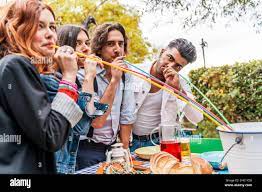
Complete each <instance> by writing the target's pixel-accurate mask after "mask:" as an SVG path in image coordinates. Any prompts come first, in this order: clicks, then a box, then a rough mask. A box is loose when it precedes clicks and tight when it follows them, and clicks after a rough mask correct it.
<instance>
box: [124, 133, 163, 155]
mask: <svg viewBox="0 0 262 192" xmlns="http://www.w3.org/2000/svg"><path fill="white" fill-rule="evenodd" d="M152 140H153V142H154V143H156V144H159V137H156V136H153V137H152ZM148 146H154V144H153V143H152V142H151V140H150V139H149V140H146V139H145V140H141V139H135V138H133V141H132V144H131V146H130V147H129V148H130V152H134V151H135V150H136V149H137V148H140V147H148Z"/></svg>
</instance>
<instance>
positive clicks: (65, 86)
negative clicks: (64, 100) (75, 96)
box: [59, 84, 77, 92]
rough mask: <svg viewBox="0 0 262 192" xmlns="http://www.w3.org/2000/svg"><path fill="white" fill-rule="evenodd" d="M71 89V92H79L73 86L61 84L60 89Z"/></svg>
mask: <svg viewBox="0 0 262 192" xmlns="http://www.w3.org/2000/svg"><path fill="white" fill-rule="evenodd" d="M60 88H61V89H70V90H72V91H75V92H77V90H76V89H75V88H74V87H72V86H70V85H66V84H59V89H60Z"/></svg>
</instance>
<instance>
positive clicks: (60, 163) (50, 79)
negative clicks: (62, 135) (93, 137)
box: [41, 75, 108, 174]
mask: <svg viewBox="0 0 262 192" xmlns="http://www.w3.org/2000/svg"><path fill="white" fill-rule="evenodd" d="M41 78H42V80H43V82H44V83H45V86H46V88H47V92H48V97H49V99H50V102H51V101H52V100H53V99H54V97H55V95H56V94H57V90H58V87H59V81H60V80H59V78H57V77H55V76H54V75H41ZM78 93H79V97H78V101H77V104H78V105H79V107H80V108H81V109H82V111H83V112H84V113H83V116H82V118H81V120H80V121H79V122H78V123H77V124H76V125H75V126H74V127H73V128H72V129H71V130H70V131H69V135H68V139H67V141H66V142H65V144H64V146H63V147H62V149H60V150H59V151H57V152H56V154H55V156H56V168H57V172H58V173H63V174H73V173H74V172H75V165H76V156H77V150H78V146H79V141H80V135H86V134H87V133H88V131H89V128H90V125H91V121H92V119H94V118H96V117H98V116H101V115H103V114H104V113H105V112H106V110H107V109H108V105H107V104H101V103H98V102H94V106H95V108H96V111H95V112H94V114H90V113H89V112H88V111H87V109H86V106H87V104H88V102H90V100H91V97H92V95H91V94H89V93H85V92H81V91H78Z"/></svg>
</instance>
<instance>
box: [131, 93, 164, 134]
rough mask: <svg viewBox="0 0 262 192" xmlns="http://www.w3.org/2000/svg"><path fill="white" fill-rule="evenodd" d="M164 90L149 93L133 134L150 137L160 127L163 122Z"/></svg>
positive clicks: (140, 110)
mask: <svg viewBox="0 0 262 192" xmlns="http://www.w3.org/2000/svg"><path fill="white" fill-rule="evenodd" d="M162 92H163V91H162V90H159V91H157V92H156V93H148V95H147V96H146V98H145V100H144V103H143V104H142V106H141V107H140V109H139V111H138V114H139V115H138V116H137V119H136V122H135V123H134V127H133V133H134V134H136V135H149V134H150V133H151V131H152V130H153V129H155V128H156V127H158V125H159V122H160V121H161V116H160V112H161V105H162Z"/></svg>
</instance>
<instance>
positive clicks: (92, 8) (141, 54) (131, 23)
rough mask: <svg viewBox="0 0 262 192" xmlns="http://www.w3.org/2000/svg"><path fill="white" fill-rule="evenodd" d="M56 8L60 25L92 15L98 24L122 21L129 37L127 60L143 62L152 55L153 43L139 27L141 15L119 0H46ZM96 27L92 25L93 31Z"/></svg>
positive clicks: (79, 21) (76, 22)
mask: <svg viewBox="0 0 262 192" xmlns="http://www.w3.org/2000/svg"><path fill="white" fill-rule="evenodd" d="M46 2H47V3H48V4H49V5H50V6H51V7H52V8H53V9H54V11H55V14H56V16H57V20H58V23H59V24H60V25H62V24H67V23H72V24H81V23H83V21H84V20H85V19H86V18H87V17H88V16H90V15H92V16H93V17H94V18H95V19H96V22H97V24H102V23H104V22H119V23H121V24H122V25H123V26H124V27H125V29H126V31H127V35H128V37H129V42H130V43H129V55H128V57H127V60H129V61H130V62H133V63H141V62H143V60H144V59H145V58H146V57H147V56H150V55H151V51H150V48H151V45H150V43H148V42H146V41H145V40H144V39H143V38H142V31H141V30H140V28H139V22H140V15H139V13H138V12H136V11H135V10H130V9H128V8H126V7H124V6H122V5H121V4H120V3H119V2H118V1H117V0H113V1H112V0H111V1H108V0H100V1H99V0H95V1H94V0H67V1H63V0H46ZM93 28H94V27H91V29H90V30H91V32H92V30H93Z"/></svg>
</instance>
